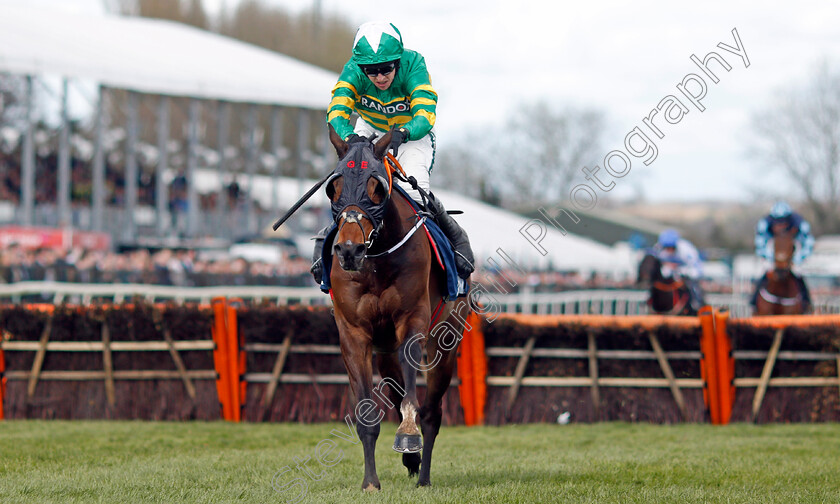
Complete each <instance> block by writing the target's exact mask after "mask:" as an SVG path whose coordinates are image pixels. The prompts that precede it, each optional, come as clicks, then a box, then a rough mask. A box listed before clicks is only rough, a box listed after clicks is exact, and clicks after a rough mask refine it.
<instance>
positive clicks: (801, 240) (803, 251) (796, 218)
mask: <svg viewBox="0 0 840 504" xmlns="http://www.w3.org/2000/svg"><path fill="white" fill-rule="evenodd" d="M776 226H781V227H782V228H783V229H784V230H789V229H793V230H796V235H795V236H794V242H795V244H796V248H795V250H794V253H793V264H800V263H801V262H802V261H804V260H805V258H807V257H808V256H809V255H811V252H813V251H814V237H813V236H812V235H811V225H810V224H809V223H808V221H806V220H805V219H803V218H802V216H801V215H799V214H798V213H796V212H794V211H793V209H792V208H791V207H790V205H788V204H787V202H785V201H778V202H776V203H775V204H774V205H773V208H771V209H770V213H769V214H768V215H766V216H765V217H763V218H762V219H761V220H760V221H758V224H757V225H756V227H755V253H756V254H757V255H758V256H759V257H763V258H764V259H767V260H768V261H773V260H774V258H773V255H774V250H773V242H772V241H771V240H772V239H773V232H774V231H773V228H774V227H776ZM792 274H793V277H794V278H795V279H796V282H797V283H798V284H799V290H800V292H802V298H803V300H804V302H805V308H806V311H807V309H808V308H809V307H810V306H811V294H810V293H809V292H808V287H807V286H806V285H805V281H804V280H803V279H802V277H801V276H799V275H796V274H795V273H792ZM766 284H767V272H765V273H764V276H763V277H761V280H759V281H758V285H756V287H755V292H754V293H753V296H752V299H751V301H750V304H752V305H753V306H755V303H756V301H757V300H758V292H759V291H760V290H761V289H762V288H764V287H765V286H766Z"/></svg>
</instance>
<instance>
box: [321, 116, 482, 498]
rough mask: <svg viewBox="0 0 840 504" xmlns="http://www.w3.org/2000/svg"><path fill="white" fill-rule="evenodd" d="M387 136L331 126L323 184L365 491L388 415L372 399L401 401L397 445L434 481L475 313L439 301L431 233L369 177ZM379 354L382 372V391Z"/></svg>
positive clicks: (407, 461)
mask: <svg viewBox="0 0 840 504" xmlns="http://www.w3.org/2000/svg"><path fill="white" fill-rule="evenodd" d="M390 137H391V135H390V133H388V134H386V135H385V136H384V137H382V138H381V139H380V140H379V141H378V142H376V144H372V143H371V142H370V141H363V142H353V143H352V144H347V143H346V142H344V141H343V140H342V139H341V138H340V137H339V136H338V135H337V134H336V133H335V131H333V130H332V128H330V141H331V142H332V144H333V146H334V147H335V149H336V152H337V153H338V157H339V162H338V168H336V175H334V176H333V178H331V179H330V180H329V181H328V182H327V186H326V191H327V196H329V198H330V201H331V202H332V203H333V218H334V220H335V222H336V224H337V225H338V231H337V233H336V236H335V239H334V240H333V242H332V243H334V246H333V261H332V269H331V272H330V281H331V284H332V292H331V294H332V297H333V308H334V312H335V321H336V324H337V325H338V331H339V339H340V346H341V355H342V358H343V359H344V365H345V366H346V368H347V374H348V376H349V378H350V388H351V390H352V392H353V395H354V396H355V399H356V408H355V413H356V421H357V432H358V434H359V439H360V440H361V442H362V446H363V451H364V458H365V476H364V479H363V481H362V489H363V490H366V491H375V490H378V489H379V488H380V483H379V477H378V476H377V474H376V462H375V457H374V449H375V446H376V440H377V438H378V437H379V431H380V420H381V419H382V418H383V417H384V416H385V415H384V413H383V412H382V411H381V410H380V409H379V407H378V405H377V404H376V402H375V401H374V396H376V397H379V398H380V399H381V400H382V401H383V402H384V403H385V406H388V407H393V406H394V404H399V413H400V418H401V423H400V425H399V427H398V429H397V433H396V437H395V441H394V450H395V451H397V452H400V453H403V465H405V466H406V467H407V468H408V474H409V476H413V475H416V474H418V472H419V477H418V481H417V486H425V485H429V484H430V478H429V472H430V466H431V461H432V449H433V448H434V444H435V438H436V436H437V434H438V431H439V430H440V423H441V415H442V410H441V401H442V399H443V395H444V393H445V392H446V390H447V389H448V388H449V384H450V381H451V380H452V372H453V368H454V365H455V361H456V357H457V355H456V354H457V346H458V343H459V342H460V338H461V334H462V331H463V323H464V322H465V319H466V316H467V315H468V312H469V306H468V304H467V303H466V302H463V301H462V302H457V303H443V302H442V292H443V290H444V288H445V279H444V278H443V275H442V270H441V269H440V267H439V266H438V265H437V263H436V262H434V261H432V250H431V247H430V244H429V238H428V237H427V235H426V233H425V232H424V231H423V230H422V229H421V230H420V231H419V232H416V233H414V232H413V231H412V230H415V231H416V230H417V228H418V227H420V226H417V224H418V221H419V219H420V218H421V217H420V216H418V215H417V214H416V213H415V211H414V209H413V208H412V206H411V205H410V204H409V202H408V201H407V200H406V199H405V198H404V197H403V196H402V194H401V193H398V192H397V191H396V190H394V191H393V194H390V187H388V186H389V185H390V183H391V182H390V180H389V178H384V177H382V176H371V174H375V173H387V172H385V171H384V169H383V161H382V160H383V157H384V155H385V153H386V151H387V148H388V142H389V141H390ZM351 168H352V169H351ZM343 193H346V194H344V196H342V194H343ZM353 194H356V195H357V196H354V197H353V198H351V199H355V200H357V201H349V200H348V197H350V196H352V195H353ZM348 203H349V204H348ZM366 208H367V209H371V208H373V209H374V210H365V209H366ZM377 217H379V218H377ZM412 233H413V234H412ZM406 238H407V240H406ZM327 240H328V243H329V240H330V237H328V238H327ZM433 312H434V315H433ZM432 324H434V328H432V327H431V326H432ZM423 347H425V349H426V352H427V355H428V356H429V360H430V362H429V364H428V365H427V366H424V365H422V364H421V357H422V349H423ZM374 353H375V354H376V361H377V368H378V370H379V374H380V376H381V377H382V382H380V384H379V385H378V386H377V387H376V388H374V387H373V357H374ZM418 369H421V370H423V371H424V372H425V375H426V380H427V383H426V394H425V398H424V401H423V406H422V407H419V402H418V399H417V391H416V381H417V380H416V378H417V371H418ZM384 383H387V384H388V386H389V392H390V394H389V395H390V399H391V400H390V401H389V400H388V398H387V397H385V395H384V394H382V392H381V390H380V388H381V387H382V384H384ZM417 417H419V423H420V428H421V429H422V431H421V430H419V429H418V427H417V423H416V419H417ZM421 432H422V439H421V435H420V434H421ZM421 449H422V456H421V455H420V453H419V452H420V451H421Z"/></svg>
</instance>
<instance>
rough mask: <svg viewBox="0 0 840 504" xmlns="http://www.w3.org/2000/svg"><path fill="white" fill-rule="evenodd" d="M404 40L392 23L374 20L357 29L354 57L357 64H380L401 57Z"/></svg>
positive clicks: (354, 41)
mask: <svg viewBox="0 0 840 504" xmlns="http://www.w3.org/2000/svg"><path fill="white" fill-rule="evenodd" d="M402 53H403V41H402V35H400V31H399V30H397V27H396V26H394V25H393V24H392V23H387V22H383V21H372V22H369V23H365V24H363V25H362V26H360V27H359V29H358V30H357V31H356V39H355V40H353V59H354V60H355V62H356V64H357V65H378V64H380V63H386V62H388V61H395V60H398V59H400V57H401V56H402Z"/></svg>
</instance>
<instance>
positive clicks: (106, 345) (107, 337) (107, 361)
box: [102, 318, 117, 407]
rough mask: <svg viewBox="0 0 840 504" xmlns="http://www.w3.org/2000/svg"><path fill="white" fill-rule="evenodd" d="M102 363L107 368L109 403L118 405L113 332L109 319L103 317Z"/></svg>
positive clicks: (106, 378)
mask: <svg viewBox="0 0 840 504" xmlns="http://www.w3.org/2000/svg"><path fill="white" fill-rule="evenodd" d="M102 363H103V366H104V368H105V396H106V397H107V398H108V404H109V405H111V406H112V407H113V406H116V404H117V393H116V390H115V389H114V361H113V359H112V358H111V332H110V330H109V329H108V321H107V320H106V319H104V318H103V319H102Z"/></svg>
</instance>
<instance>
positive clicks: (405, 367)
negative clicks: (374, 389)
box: [394, 316, 429, 453]
mask: <svg viewBox="0 0 840 504" xmlns="http://www.w3.org/2000/svg"><path fill="white" fill-rule="evenodd" d="M412 321H413V322H414V323H408V324H406V325H405V328H404V330H405V333H404V335H403V338H402V341H403V342H402V344H401V345H400V347H399V362H400V369H401V370H402V375H403V384H404V385H405V395H404V396H403V399H402V402H401V403H400V414H401V416H402V422H401V423H400V426H399V428H397V435H396V437H395V439H394V451H397V452H399V453H419V452H420V450H422V449H423V437H422V435H421V434H420V428H419V427H417V411H418V410H419V409H420V403H419V401H418V400H417V371H418V370H419V369H420V365H421V364H420V363H421V358H422V355H423V346H424V345H425V343H426V331H428V327H429V322H428V317H425V318H424V317H422V316H417V317H414V318H413V319H412Z"/></svg>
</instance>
